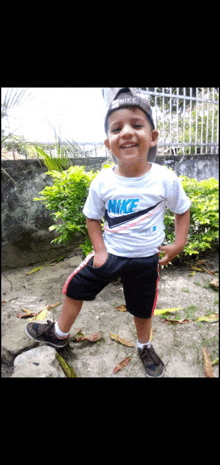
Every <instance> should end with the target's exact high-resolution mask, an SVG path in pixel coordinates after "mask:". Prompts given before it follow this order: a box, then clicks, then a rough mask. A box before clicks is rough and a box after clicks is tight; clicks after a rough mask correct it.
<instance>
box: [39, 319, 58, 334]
mask: <svg viewBox="0 0 220 465" xmlns="http://www.w3.org/2000/svg"><path fill="white" fill-rule="evenodd" d="M54 325H55V323H54V322H53V321H50V320H47V327H46V328H45V330H44V331H43V332H42V334H44V333H47V334H48V336H51V335H52V334H53V333H54V330H53V328H54Z"/></svg>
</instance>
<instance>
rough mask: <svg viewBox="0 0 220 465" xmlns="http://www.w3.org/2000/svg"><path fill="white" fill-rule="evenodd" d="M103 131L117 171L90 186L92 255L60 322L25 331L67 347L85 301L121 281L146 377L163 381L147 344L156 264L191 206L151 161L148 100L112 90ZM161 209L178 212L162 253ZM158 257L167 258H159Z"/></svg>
mask: <svg viewBox="0 0 220 465" xmlns="http://www.w3.org/2000/svg"><path fill="white" fill-rule="evenodd" d="M105 130H106V134H107V139H106V140H105V145H106V147H107V149H108V150H109V151H110V152H111V153H112V154H113V156H114V157H115V159H116V160H117V165H115V166H113V168H109V169H105V170H102V171H101V172H100V173H99V174H98V175H97V177H96V178H95V179H94V180H93V181H92V183H91V185H90V191H89V195H88V198H87V201H86V203H85V206H84V209H83V212H84V214H85V215H86V222H87V228H88V232H89V236H90V238H91V242H92V245H93V252H92V253H91V254H90V255H88V257H86V259H85V260H84V261H83V263H82V264H81V265H80V266H79V267H78V268H77V269H76V270H75V271H74V272H73V273H72V274H71V275H70V276H69V278H68V279H67V281H66V283H65V285H64V287H63V293H64V294H65V296H66V297H65V300H64V304H63V308H62V311H61V314H60V317H59V320H58V322H56V323H52V322H49V321H48V324H38V323H29V324H28V325H27V326H26V333H27V335H28V336H29V337H31V338H33V339H35V340H36V341H39V342H47V343H48V344H51V345H53V346H55V347H64V346H65V345H66V344H67V343H68V339H69V332H70V328H71V326H72V324H73V323H74V321H75V319H76V317H77V316H78V314H79V312H80V310H81V308H82V304H83V300H88V301H91V300H94V299H95V297H96V295H97V294H98V293H99V292H100V291H101V290H102V289H103V288H104V287H105V286H106V285H107V284H108V283H109V282H110V281H112V280H114V279H115V278H117V277H119V276H120V277H121V280H122V284H123V288H124V295H125V301H126V306H127V310H128V312H130V313H131V314H132V315H133V316H134V323H135V326H136V330H137V348H138V354H139V356H140V358H141V360H142V362H143V365H144V369H145V372H146V375H147V377H150V378H151V377H157V378H160V377H162V376H163V374H164V364H163V362H162V360H161V359H160V358H159V357H158V355H157V354H156V353H155V350H154V349H153V346H152V344H151V342H150V330H151V324H152V317H153V314H154V309H155V307H156V301H157V292H158V291H157V286H158V280H159V266H158V263H159V265H166V264H168V263H169V262H170V261H171V260H172V259H173V258H174V257H176V256H177V255H178V254H179V253H180V252H181V251H182V250H183V248H184V246H185V244H186V240H187V234H188V229H189V222H190V212H189V207H190V200H189V198H188V197H187V196H186V194H185V192H184V190H183V188H182V185H181V183H180V181H179V179H178V178H177V176H176V174H175V173H173V172H172V171H170V170H168V169H167V168H164V167H161V166H159V165H157V164H155V163H154V161H155V158H156V145H157V139H158V131H157V130H156V129H155V126H154V122H153V118H152V111H151V107H150V104H149V102H148V101H147V100H146V99H145V98H144V97H141V96H140V95H138V94H137V93H136V92H135V91H134V90H133V88H129V87H125V88H115V89H111V90H110V99H109V106H108V110H107V114H106V118H105ZM166 204H167V206H168V208H170V210H172V211H173V212H174V213H175V243H174V244H173V245H169V246H166V247H161V244H162V242H163V240H164V237H165V234H164V224H163V219H164V213H165V206H166ZM103 217H105V220H106V222H105V224H104V234H102V228H101V219H102V218H103ZM159 251H163V252H165V255H164V257H163V258H162V259H161V260H159Z"/></svg>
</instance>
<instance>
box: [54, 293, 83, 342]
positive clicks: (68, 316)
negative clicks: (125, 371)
mask: <svg viewBox="0 0 220 465" xmlns="http://www.w3.org/2000/svg"><path fill="white" fill-rule="evenodd" d="M82 304H83V301H81V300H73V299H70V297H67V296H66V297H65V299H64V302H63V308H62V311H61V314H60V317H59V320H58V327H59V329H60V331H62V332H63V333H68V332H69V331H70V329H71V326H72V325H73V323H74V321H75V319H76V318H77V316H78V315H79V312H80V310H81V308H82Z"/></svg>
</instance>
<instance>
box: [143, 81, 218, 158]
mask: <svg viewBox="0 0 220 465" xmlns="http://www.w3.org/2000/svg"><path fill="white" fill-rule="evenodd" d="M138 90H139V91H140V92H142V93H143V94H145V95H146V96H147V97H148V99H149V100H150V103H151V106H152V110H153V116H154V121H155V125H156V127H157V129H158V130H159V142H158V155H162V154H169V155H170V154H199V153H201V154H203V153H209V154H211V153H213V154H214V153H219V89H217V88H214V87H213V88H207V87H206V88H192V87H190V88H186V87H183V88H180V87H177V88H168V87H162V88H158V87H155V88H149V87H146V88H145V90H143V89H140V88H138Z"/></svg>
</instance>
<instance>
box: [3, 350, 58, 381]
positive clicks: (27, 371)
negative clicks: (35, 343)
mask: <svg viewBox="0 0 220 465" xmlns="http://www.w3.org/2000/svg"><path fill="white" fill-rule="evenodd" d="M65 377H66V376H65V374H64V373H63V370H62V368H61V366H60V364H59V362H58V360H57V359H56V350H55V349H54V348H53V347H50V346H46V345H42V346H39V347H37V348H35V349H31V350H28V351H26V352H23V353H22V354H20V355H18V356H17V357H15V359H14V373H13V375H12V378H65Z"/></svg>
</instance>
